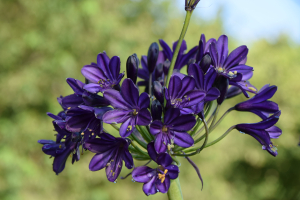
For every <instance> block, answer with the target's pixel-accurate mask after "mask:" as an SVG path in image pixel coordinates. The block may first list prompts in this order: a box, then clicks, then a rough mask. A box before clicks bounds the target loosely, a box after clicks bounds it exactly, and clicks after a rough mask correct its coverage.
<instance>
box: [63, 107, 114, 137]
mask: <svg viewBox="0 0 300 200" xmlns="http://www.w3.org/2000/svg"><path fill="white" fill-rule="evenodd" d="M109 110H111V108H109V107H102V108H96V107H89V106H84V105H82V106H79V107H78V108H72V109H70V110H68V111H67V116H68V117H67V119H66V129H67V130H68V131H70V132H73V133H76V132H83V133H82V134H84V140H87V139H89V138H90V137H92V138H95V137H96V135H97V134H100V133H101V132H102V130H103V127H102V116H103V114H104V113H105V112H107V111H109Z"/></svg>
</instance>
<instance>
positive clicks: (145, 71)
mask: <svg viewBox="0 0 300 200" xmlns="http://www.w3.org/2000/svg"><path fill="white" fill-rule="evenodd" d="M147 59H148V58H147V56H142V58H141V65H142V68H139V69H138V77H139V78H140V79H142V81H139V82H138V86H145V91H146V92H147V93H148V91H149V81H150V80H149V77H150V72H149V67H148V61H147ZM164 62H165V56H164V54H163V52H162V51H160V52H159V54H158V58H157V62H156V66H157V65H159V64H163V63H164ZM155 72H156V68H155V69H154V71H153V72H152V82H153V81H155V80H156V79H158V78H159V77H156V76H155ZM162 78H163V77H162Z"/></svg>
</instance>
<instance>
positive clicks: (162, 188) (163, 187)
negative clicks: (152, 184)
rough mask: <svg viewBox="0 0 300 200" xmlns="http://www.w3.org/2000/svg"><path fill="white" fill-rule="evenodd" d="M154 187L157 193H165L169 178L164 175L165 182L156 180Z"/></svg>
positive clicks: (168, 186) (167, 188)
mask: <svg viewBox="0 0 300 200" xmlns="http://www.w3.org/2000/svg"><path fill="white" fill-rule="evenodd" d="M156 187H157V189H158V191H159V192H161V193H166V192H168V190H169V188H170V177H169V176H167V175H166V177H165V180H164V181H163V182H161V180H159V179H156Z"/></svg>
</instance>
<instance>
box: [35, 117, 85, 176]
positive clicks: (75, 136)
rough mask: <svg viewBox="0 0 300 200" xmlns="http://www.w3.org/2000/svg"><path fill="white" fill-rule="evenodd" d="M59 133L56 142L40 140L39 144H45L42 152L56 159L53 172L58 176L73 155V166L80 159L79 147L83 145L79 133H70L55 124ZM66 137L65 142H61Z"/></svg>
mask: <svg viewBox="0 0 300 200" xmlns="http://www.w3.org/2000/svg"><path fill="white" fill-rule="evenodd" d="M53 125H54V128H55V130H56V131H57V136H56V142H55V141H52V140H39V141H38V143H40V144H43V147H42V150H43V152H44V153H45V154H47V155H50V156H52V157H54V161H53V171H54V172H55V173H56V175H58V174H59V173H61V172H62V171H63V170H64V168H65V164H66V161H67V159H68V157H69V155H70V154H71V153H73V155H72V164H73V163H74V162H75V161H78V160H79V159H80V151H79V146H80V145H81V143H82V140H81V135H80V134H79V133H70V132H68V131H66V130H65V129H61V128H60V127H59V126H57V125H55V123H53ZM64 137H65V141H64V142H62V141H61V140H62V139H63V138H64Z"/></svg>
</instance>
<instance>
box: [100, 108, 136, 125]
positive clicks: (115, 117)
mask: <svg viewBox="0 0 300 200" xmlns="http://www.w3.org/2000/svg"><path fill="white" fill-rule="evenodd" d="M130 113H131V110H122V109H114V110H111V111H108V112H107V113H105V114H104V115H103V118H102V120H103V122H104V123H107V124H111V123H123V122H125V121H126V120H127V119H128V118H129V117H130Z"/></svg>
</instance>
